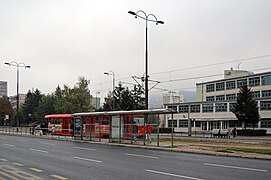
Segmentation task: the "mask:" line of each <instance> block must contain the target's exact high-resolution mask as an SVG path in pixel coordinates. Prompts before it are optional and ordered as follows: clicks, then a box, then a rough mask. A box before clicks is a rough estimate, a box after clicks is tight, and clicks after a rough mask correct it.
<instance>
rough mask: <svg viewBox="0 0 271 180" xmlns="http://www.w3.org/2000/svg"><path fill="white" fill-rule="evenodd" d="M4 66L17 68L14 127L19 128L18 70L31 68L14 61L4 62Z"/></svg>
mask: <svg viewBox="0 0 271 180" xmlns="http://www.w3.org/2000/svg"><path fill="white" fill-rule="evenodd" d="M5 64H6V65H8V66H15V67H17V97H16V100H17V114H16V127H19V68H21V67H22V68H25V69H26V68H31V66H28V65H25V64H24V63H22V62H20V63H17V62H16V61H11V62H9V63H8V62H5Z"/></svg>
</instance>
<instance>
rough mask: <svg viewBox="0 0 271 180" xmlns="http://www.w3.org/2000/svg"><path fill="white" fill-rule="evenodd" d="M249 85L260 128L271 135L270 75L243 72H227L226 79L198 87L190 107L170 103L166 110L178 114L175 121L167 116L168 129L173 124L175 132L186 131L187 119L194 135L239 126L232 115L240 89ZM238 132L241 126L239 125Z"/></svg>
mask: <svg viewBox="0 0 271 180" xmlns="http://www.w3.org/2000/svg"><path fill="white" fill-rule="evenodd" d="M243 84H247V85H248V86H249V87H250V88H251V89H252V91H253V96H254V98H255V100H256V101H257V103H258V107H259V113H260V116H261V120H260V122H259V123H258V128H266V129H267V130H268V132H269V133H271V72H265V73H259V74H253V73H252V72H248V71H243V70H233V69H231V70H226V71H224V79H220V80H215V81H209V82H204V83H197V84H196V94H197V100H196V101H195V102H189V103H168V104H165V106H166V108H171V109H174V110H177V111H178V112H179V113H178V114H175V115H174V117H173V119H172V118H171V116H169V115H167V116H166V127H171V125H172V123H173V126H174V128H175V131H187V130H188V119H191V120H192V131H211V130H212V129H229V128H232V127H234V126H235V125H236V123H237V118H236V117H235V115H234V114H233V113H232V112H231V111H230V109H231V107H232V106H233V104H234V103H236V97H237V94H238V93H239V88H240V87H241V86H243ZM237 125H238V126H239V128H240V127H241V126H242V125H241V124H237Z"/></svg>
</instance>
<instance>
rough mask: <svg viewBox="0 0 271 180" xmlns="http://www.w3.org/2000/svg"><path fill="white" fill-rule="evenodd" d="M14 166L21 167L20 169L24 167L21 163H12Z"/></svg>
mask: <svg viewBox="0 0 271 180" xmlns="http://www.w3.org/2000/svg"><path fill="white" fill-rule="evenodd" d="M12 164H14V165H16V166H20V167H22V166H23V165H22V164H20V163H12Z"/></svg>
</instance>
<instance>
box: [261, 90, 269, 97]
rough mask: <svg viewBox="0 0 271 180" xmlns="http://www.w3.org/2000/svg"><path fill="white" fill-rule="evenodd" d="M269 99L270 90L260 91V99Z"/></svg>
mask: <svg viewBox="0 0 271 180" xmlns="http://www.w3.org/2000/svg"><path fill="white" fill-rule="evenodd" d="M267 97H271V90H266V91H262V98H267Z"/></svg>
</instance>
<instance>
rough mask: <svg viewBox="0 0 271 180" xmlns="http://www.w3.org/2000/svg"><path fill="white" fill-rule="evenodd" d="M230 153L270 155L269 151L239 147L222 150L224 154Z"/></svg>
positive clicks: (270, 151)
mask: <svg viewBox="0 0 271 180" xmlns="http://www.w3.org/2000/svg"><path fill="white" fill-rule="evenodd" d="M232 151H239V152H245V153H258V154H268V155H271V149H252V148H239V147H231V148H226V149H224V152H232ZM219 152H223V150H220V151H219Z"/></svg>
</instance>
